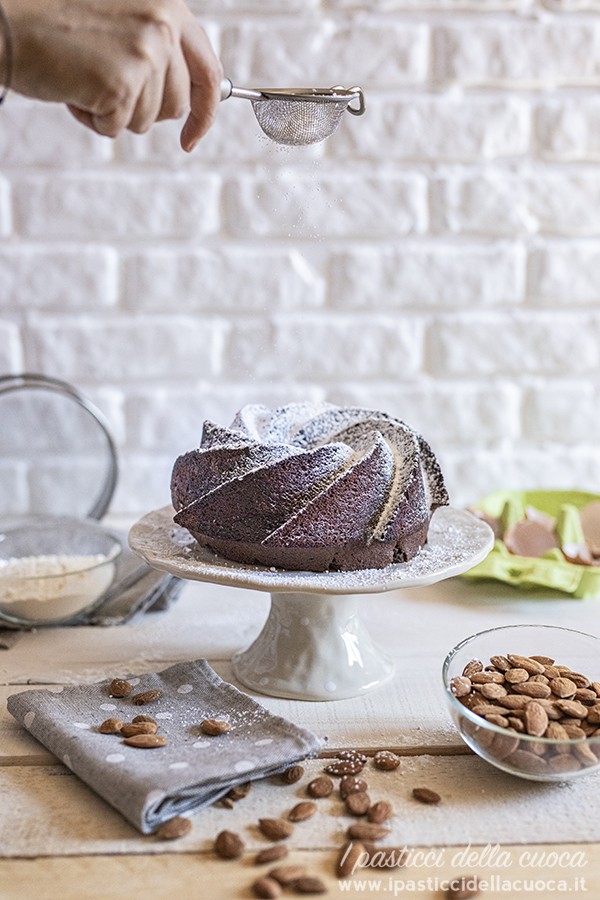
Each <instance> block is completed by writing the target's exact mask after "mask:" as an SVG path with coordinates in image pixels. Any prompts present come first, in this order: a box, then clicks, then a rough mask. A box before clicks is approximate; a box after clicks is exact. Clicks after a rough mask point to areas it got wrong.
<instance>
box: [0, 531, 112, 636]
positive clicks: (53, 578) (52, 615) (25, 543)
mask: <svg viewBox="0 0 600 900" xmlns="http://www.w3.org/2000/svg"><path fill="white" fill-rule="evenodd" d="M121 550H122V546H121V542H120V541H119V539H118V538H117V537H115V535H113V534H111V533H110V532H109V531H107V530H106V529H105V528H103V526H102V525H99V524H98V523H97V522H93V521H89V520H86V519H77V518H73V517H70V516H36V517H32V518H25V519H13V520H10V521H5V522H3V523H0V621H1V620H4V621H6V622H10V623H11V624H13V625H21V626H33V625H35V626H38V625H62V624H69V623H72V622H74V621H76V620H77V619H79V618H80V617H82V616H83V615H84V614H87V613H89V612H91V610H92V609H94V608H95V607H96V606H97V605H98V604H99V603H100V602H101V601H102V599H103V597H104V596H105V595H106V592H107V591H108V590H109V588H110V587H111V585H112V584H113V581H114V579H115V574H116V570H117V560H118V557H119V556H120V554H121Z"/></svg>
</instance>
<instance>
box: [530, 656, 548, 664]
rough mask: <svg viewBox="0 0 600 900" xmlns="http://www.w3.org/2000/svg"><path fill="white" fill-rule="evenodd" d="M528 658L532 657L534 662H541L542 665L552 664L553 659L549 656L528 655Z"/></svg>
mask: <svg viewBox="0 0 600 900" xmlns="http://www.w3.org/2000/svg"><path fill="white" fill-rule="evenodd" d="M529 659H534V660H535V661H536V662H539V663H541V664H542V665H543V666H553V665H554V660H553V659H552V657H551V656H537V655H536V656H533V655H532V656H530V657H529Z"/></svg>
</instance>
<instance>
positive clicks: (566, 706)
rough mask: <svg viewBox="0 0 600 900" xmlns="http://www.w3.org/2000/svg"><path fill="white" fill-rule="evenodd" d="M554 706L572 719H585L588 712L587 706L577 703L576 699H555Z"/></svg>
mask: <svg viewBox="0 0 600 900" xmlns="http://www.w3.org/2000/svg"><path fill="white" fill-rule="evenodd" d="M555 706H557V707H558V709H560V710H561V711H562V712H563V713H565V715H567V716H571V717H572V718H574V719H585V717H586V716H587V714H588V708H587V706H584V705H583V703H579V702H578V701H577V700H557V701H556V703H555Z"/></svg>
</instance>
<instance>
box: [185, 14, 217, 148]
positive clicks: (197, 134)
mask: <svg viewBox="0 0 600 900" xmlns="http://www.w3.org/2000/svg"><path fill="white" fill-rule="evenodd" d="M182 49H183V54H184V57H185V61H186V63H187V68H188V71H189V78H190V82H191V98H190V99H191V111H190V114H189V116H188V118H187V120H186V122H185V125H184V126H183V129H182V132H181V146H182V147H183V149H184V150H186V151H187V152H190V151H191V150H193V149H194V147H195V146H196V144H197V143H198V141H199V140H200V138H201V137H202V136H203V135H204V134H206V132H207V131H208V129H209V128H210V126H211V125H212V123H213V120H214V118H215V115H216V112H217V109H218V107H219V103H220V100H221V79H222V78H223V68H222V66H221V63H220V62H219V60H218V59H217V57H216V56H215V54H214V52H213V49H212V47H211V45H210V42H209V40H208V38H207V36H206V33H205V31H204V29H203V28H201V27H200V25H199V24H198V23H197V22H196V20H195V19H190V23H189V26H188V28H187V29H186V31H185V33H184V34H183V36H182Z"/></svg>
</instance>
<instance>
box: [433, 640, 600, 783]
mask: <svg viewBox="0 0 600 900" xmlns="http://www.w3.org/2000/svg"><path fill="white" fill-rule="evenodd" d="M508 653H510V654H518V655H520V656H536V655H540V656H548V657H550V658H552V659H554V660H555V661H556V665H564V666H568V667H569V668H570V669H571V670H572V671H573V672H576V673H580V674H582V675H585V676H587V678H588V679H589V680H590V681H592V682H600V640H599V639H598V638H596V637H593V636H592V635H589V634H584V633H583V632H580V631H572V630H571V629H568V628H557V627H554V626H551V625H509V626H506V627H503V628H492V629H490V630H489V631H482V632H480V633H479V634H474V635H472V636H471V637H468V638H466V639H465V640H464V641H461V642H460V644H457V646H456V647H454V649H453V650H451V651H450V653H449V654H448V656H447V657H446V659H445V661H444V666H443V680H444V688H445V694H446V701H447V703H448V707H449V709H450V712H451V714H452V718H453V720H454V723H455V725H456V727H457V728H458V731H459V733H460V736H461V737H462V739H463V740H464V741H465V743H466V744H468V746H469V747H470V748H471V749H472V750H474V751H475V753H477V755H478V756H480V757H481V758H482V759H485V760H486V761H487V762H489V763H491V764H492V765H493V766H496V768H498V769H502V770H503V771H504V772H510V773H511V775H518V776H519V777H520V778H527V779H529V780H531V781H567V780H570V779H572V778H578V777H580V776H582V775H587V774H588V773H590V772H593V771H595V770H596V769H597V768H598V767H599V766H600V724H599V725H598V726H597V731H596V733H595V734H592V735H590V736H588V737H582V738H577V739H568V740H554V739H550V738H544V737H534V736H532V735H529V734H525V733H518V732H517V731H516V730H513V729H508V728H505V727H500V726H498V725H495V724H493V723H492V722H488V721H487V719H485V718H483V717H482V716H480V715H478V714H477V713H475V712H473V711H472V710H471V709H469V708H468V707H467V706H465V705H464V703H462V702H461V700H459V699H458V698H457V697H455V696H454V694H453V693H452V691H451V689H450V682H451V680H452V679H453V678H454V677H455V676H456V675H462V673H463V670H464V668H465V666H466V665H467V663H469V662H470V661H471V660H480V661H481V662H482V663H483V666H484V668H485V666H488V665H490V657H491V656H498V655H500V656H506V655H507V654H508ZM567 677H568V675H567ZM545 699H550V700H552V699H553V698H552V697H550V698H545ZM499 702H500V703H501V702H502V701H501V700H500V701H499ZM584 705H585V706H587V707H588V710H589V708H590V707H591V706H597V708H598V710H599V711H600V696H599V697H597V700H596V702H595V703H594V702H593V701H591V700H588V702H587V703H585V704H584ZM514 712H515V711H511V714H514ZM516 712H517V718H519V719H521V718H522V716H520V715H519V713H518V711H516ZM586 717H587V714H586ZM586 717H582V721H583V722H585V721H586ZM594 718H595V715H594ZM575 721H576V719H575Z"/></svg>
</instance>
